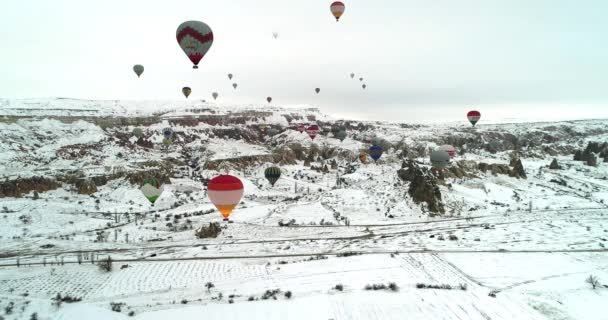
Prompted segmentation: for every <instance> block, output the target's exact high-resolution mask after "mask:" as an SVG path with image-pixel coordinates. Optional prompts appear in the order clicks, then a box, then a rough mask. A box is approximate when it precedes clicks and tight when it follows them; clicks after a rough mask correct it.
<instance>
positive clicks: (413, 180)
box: [397, 160, 445, 214]
mask: <svg viewBox="0 0 608 320" xmlns="http://www.w3.org/2000/svg"><path fill="white" fill-rule="evenodd" d="M397 175H398V176H399V178H400V179H401V180H403V181H407V182H409V183H410V184H409V188H408V194H409V195H410V196H411V197H412V199H413V200H414V202H415V203H426V205H427V208H428V210H429V211H430V212H432V213H433V214H443V213H445V208H444V206H443V202H442V200H441V191H440V190H439V187H438V186H437V180H436V178H435V176H434V175H433V174H432V173H431V171H430V170H429V169H428V168H425V167H420V166H418V164H416V162H414V161H411V160H405V161H404V163H403V168H401V169H400V170H399V171H397Z"/></svg>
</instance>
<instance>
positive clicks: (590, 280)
mask: <svg viewBox="0 0 608 320" xmlns="http://www.w3.org/2000/svg"><path fill="white" fill-rule="evenodd" d="M585 282H586V283H588V284H590V285H591V288H592V289H594V290H595V288H597V287H598V286H599V285H600V281H599V280H598V279H597V277H595V276H594V275H590V276H589V278H587V279H586V280H585Z"/></svg>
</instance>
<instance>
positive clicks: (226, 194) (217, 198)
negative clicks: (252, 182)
mask: <svg viewBox="0 0 608 320" xmlns="http://www.w3.org/2000/svg"><path fill="white" fill-rule="evenodd" d="M243 191H244V190H243V183H242V182H241V180H240V179H239V178H237V177H235V176H231V175H220V176H217V177H215V178H213V179H212V180H211V181H209V183H208V184H207V194H208V195H209V199H210V200H211V203H213V205H214V206H215V207H216V208H217V210H218V211H219V212H220V213H221V214H222V216H223V217H224V220H228V216H230V213H231V212H232V210H234V208H235V207H236V206H237V205H238V204H239V202H241V198H243Z"/></svg>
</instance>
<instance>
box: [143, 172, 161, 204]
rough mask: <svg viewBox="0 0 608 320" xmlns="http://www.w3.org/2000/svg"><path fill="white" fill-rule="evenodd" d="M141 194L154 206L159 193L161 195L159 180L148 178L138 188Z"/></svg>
mask: <svg viewBox="0 0 608 320" xmlns="http://www.w3.org/2000/svg"><path fill="white" fill-rule="evenodd" d="M139 190H140V191H141V193H143V194H144V196H145V197H146V198H147V199H148V201H150V203H152V204H154V202H156V200H157V199H158V198H159V197H160V195H161V193H163V184H162V183H161V182H160V180H158V179H155V178H148V179H146V180H144V182H143V183H142V185H141V188H139Z"/></svg>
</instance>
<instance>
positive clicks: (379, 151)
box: [369, 146, 384, 161]
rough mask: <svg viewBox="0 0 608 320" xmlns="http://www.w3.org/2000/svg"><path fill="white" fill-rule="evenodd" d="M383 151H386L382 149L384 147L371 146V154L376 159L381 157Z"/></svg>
mask: <svg viewBox="0 0 608 320" xmlns="http://www.w3.org/2000/svg"><path fill="white" fill-rule="evenodd" d="M382 152H384V150H382V147H380V146H371V148H369V155H370V157H372V159H374V161H377V160H378V159H380V157H381V156H382Z"/></svg>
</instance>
